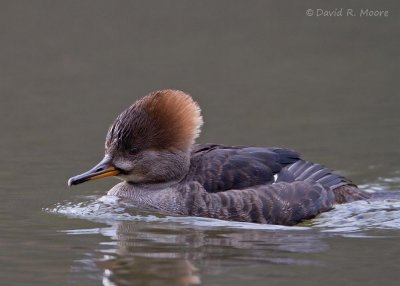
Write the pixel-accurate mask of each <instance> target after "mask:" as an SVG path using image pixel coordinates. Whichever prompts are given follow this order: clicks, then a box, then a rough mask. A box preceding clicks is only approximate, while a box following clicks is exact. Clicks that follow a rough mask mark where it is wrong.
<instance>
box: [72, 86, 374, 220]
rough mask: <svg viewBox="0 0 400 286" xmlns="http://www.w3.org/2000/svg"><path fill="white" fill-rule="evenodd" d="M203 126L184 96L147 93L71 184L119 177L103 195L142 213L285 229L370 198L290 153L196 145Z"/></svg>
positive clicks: (171, 92) (117, 122)
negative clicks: (98, 155)
mask: <svg viewBox="0 0 400 286" xmlns="http://www.w3.org/2000/svg"><path fill="white" fill-rule="evenodd" d="M202 124H203V118H202V115H201V110H200V107H199V105H198V103H197V102H195V101H194V100H193V98H192V97H191V96H190V95H188V94H187V93H185V92H183V91H180V90H172V89H167V90H159V91H154V92H151V93H149V94H148V95H146V96H144V97H143V98H141V99H140V100H138V101H136V102H135V103H133V104H132V105H131V106H130V107H128V108H127V109H126V110H124V111H123V112H122V113H121V114H120V115H118V116H117V118H116V119H115V121H114V122H113V123H112V125H111V126H110V128H109V129H108V132H107V135H106V140H105V154H104V158H103V159H102V160H101V161H100V163H98V164H97V165H96V166H94V167H93V168H92V169H90V170H89V171H87V172H85V173H82V174H80V175H77V176H74V177H71V178H70V179H69V180H68V185H69V186H72V185H78V184H81V183H83V182H87V181H92V180H97V179H101V178H106V177H117V178H119V179H121V180H122V182H120V183H118V184H117V185H115V186H114V187H112V188H111V189H110V190H109V191H108V193H107V195H109V196H116V197H118V198H119V199H121V200H124V201H127V202H130V203H131V204H132V205H133V206H135V207H137V208H138V209H139V210H145V211H154V212H157V213H161V214H164V215H173V216H196V217H206V218H214V219H220V220H228V221H238V222H251V223H261V224H276V225H289V226H290V225H296V224H298V223H301V222H303V221H305V220H309V219H312V218H314V217H316V216H317V215H319V214H320V213H322V212H327V211H329V210H331V209H333V208H334V206H335V205H336V204H343V203H348V202H352V201H356V200H365V199H368V198H369V196H370V195H369V194H368V193H366V192H363V191H361V190H360V189H359V188H358V187H357V185H355V184H354V183H352V181H350V180H349V179H347V178H345V177H344V176H342V175H339V174H337V173H335V172H334V171H333V170H331V169H329V168H327V167H325V166H323V165H321V164H317V163H313V162H311V161H307V160H304V159H302V157H301V155H300V154H299V153H298V152H296V151H293V150H290V149H286V148H278V147H254V146H229V145H223V144H197V143H195V140H196V138H197V137H198V136H199V134H200V129H201V126H202Z"/></svg>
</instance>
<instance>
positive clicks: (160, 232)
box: [96, 221, 328, 285]
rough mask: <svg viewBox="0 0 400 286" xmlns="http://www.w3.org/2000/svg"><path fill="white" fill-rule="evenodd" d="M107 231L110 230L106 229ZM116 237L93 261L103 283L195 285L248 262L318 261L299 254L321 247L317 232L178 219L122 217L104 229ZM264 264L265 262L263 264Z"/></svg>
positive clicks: (323, 244) (319, 235)
mask: <svg viewBox="0 0 400 286" xmlns="http://www.w3.org/2000/svg"><path fill="white" fill-rule="evenodd" d="M110 230H111V231H110ZM105 233H107V236H110V237H113V239H115V244H108V246H111V248H108V249H105V250H102V252H103V253H104V257H103V259H101V260H99V261H97V262H96V265H97V267H99V268H100V269H102V270H103V271H104V273H103V284H104V285H198V284H200V283H202V280H203V279H202V278H201V276H203V275H206V276H210V275H211V276H212V275H219V274H221V272H224V271H225V268H229V267H237V266H238V267H242V266H248V265H249V264H251V263H253V264H260V263H263V264H266V265H268V264H270V265H271V264H272V265H281V266H282V267H285V265H287V264H290V265H293V264H295V265H308V266H310V265H312V266H315V265H319V263H318V261H316V260H313V259H308V258H306V259H305V258H304V257H305V254H307V253H316V252H323V251H326V250H327V248H328V246H327V245H326V244H325V243H324V242H322V241H321V234H320V233H319V234H318V233H307V232H299V231H265V230H252V229H249V230H243V229H239V230H238V229H236V230H234V229H227V228H224V229H199V228H190V227H188V226H184V225H179V224H172V223H171V224H166V223H163V224H160V223H154V222H153V223H148V222H147V223H146V222H140V221H139V222H121V223H118V224H116V225H113V226H112V227H111V228H109V229H108V231H107V232H105ZM265 267H267V266H265Z"/></svg>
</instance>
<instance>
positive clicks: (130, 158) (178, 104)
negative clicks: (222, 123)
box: [68, 90, 203, 185]
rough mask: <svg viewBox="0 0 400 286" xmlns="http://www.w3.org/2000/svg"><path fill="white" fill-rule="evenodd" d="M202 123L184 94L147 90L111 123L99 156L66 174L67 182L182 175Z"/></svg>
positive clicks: (145, 179) (158, 179)
mask: <svg viewBox="0 0 400 286" xmlns="http://www.w3.org/2000/svg"><path fill="white" fill-rule="evenodd" d="M202 123H203V120H202V117H201V114H200V108H199V106H198V105H197V103H196V102H194V101H193V99H192V98H191V97H190V96H189V95H188V94H186V93H184V92H182V91H179V90H161V91H156V92H153V93H150V94H149V95H147V96H145V97H143V98H142V99H140V100H138V101H136V102H135V103H134V104H133V105H131V106H130V107H129V108H128V109H126V110H125V111H123V112H122V113H121V114H120V115H119V116H118V117H117V118H116V119H115V121H114V123H113V124H112V125H111V126H110V128H109V130H108V133H107V137H106V142H105V156H104V158H103V160H102V161H101V162H100V163H99V164H97V165H96V166H95V167H93V168H92V169H90V170H89V171H87V172H85V173H83V174H81V175H78V176H75V177H72V178H70V179H69V181H68V184H69V185H77V184H80V183H83V182H85V181H88V180H94V179H100V178H104V177H108V176H118V177H119V178H121V179H123V180H125V181H128V182H130V183H147V184H148V183H150V184H151V183H160V182H168V181H174V180H178V179H180V178H182V177H183V176H184V175H185V174H186V172H187V170H188V168H189V164H190V149H191V146H192V144H193V143H194V141H195V139H196V138H197V137H198V136H199V133H200V127H201V125H202Z"/></svg>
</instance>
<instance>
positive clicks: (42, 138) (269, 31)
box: [0, 1, 400, 286]
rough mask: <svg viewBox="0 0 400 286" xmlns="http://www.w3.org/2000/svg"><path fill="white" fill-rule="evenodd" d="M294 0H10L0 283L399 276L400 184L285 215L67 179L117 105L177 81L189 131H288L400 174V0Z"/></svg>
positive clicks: (309, 154) (232, 136) (313, 281)
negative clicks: (373, 13)
mask: <svg viewBox="0 0 400 286" xmlns="http://www.w3.org/2000/svg"><path fill="white" fill-rule="evenodd" d="M298 2H299V1H293V2H292V3H289V1H285V2H284V3H280V2H279V3H278V2H277V1H274V2H273V1H252V4H248V3H245V2H236V1H234V2H232V1H218V2H217V3H216V2H215V1H201V2H192V1H191V2H187V1H162V2H161V1H159V2H158V1H157V2H156V1H138V2H133V1H130V2H128V1H127V2H122V1H121V2H120V1H118V2H109V1H85V2H82V1H26V2H23V1H3V2H2V4H1V9H0V40H1V45H0V67H1V68H0V114H1V118H2V124H1V125H0V131H1V134H2V136H1V139H0V158H1V160H0V194H1V197H2V200H1V203H0V204H1V207H0V225H1V234H0V284H1V285H55V284H56V285H60V286H61V285H71V284H75V285H99V284H100V285H101V284H104V285H191V284H192V285H196V284H199V283H201V284H202V285H244V284H249V285H266V284H268V285H293V284H296V285H321V284H324V285H338V284H339V285H340V284H344V285H376V284H377V283H382V284H385V285H397V283H398V280H399V278H400V274H399V273H400V271H399V270H400V269H399V268H400V266H399V265H400V263H399V256H400V246H399V236H400V222H399V218H400V216H399V214H400V202H399V200H396V199H392V200H389V199H388V200H382V201H379V202H378V201H374V202H355V203H351V204H347V205H342V206H338V207H337V208H335V209H334V210H333V211H331V212H329V213H325V214H322V215H321V216H319V217H318V218H316V219H314V220H312V221H310V222H306V223H303V224H301V225H299V226H296V227H278V226H263V225H255V224H249V223H233V222H224V221H218V220H210V219H200V218H185V217H168V216H162V215H159V214H154V213H142V212H138V211H136V210H134V209H131V208H129V207H128V206H126V205H121V204H119V203H118V202H117V201H116V200H115V199H113V198H108V197H104V195H105V193H106V191H107V190H108V189H109V188H110V187H111V186H113V185H114V184H115V183H116V182H117V181H116V180H113V179H109V180H104V181H98V182H93V183H86V184H83V185H80V186H78V187H75V188H68V187H67V185H66V181H67V179H68V178H69V177H70V176H72V175H75V174H78V173H80V172H82V171H85V170H86V169H87V168H89V167H91V166H92V165H93V164H94V163H96V162H97V161H99V160H100V159H101V158H102V152H103V142H104V137H105V133H106V131H107V128H108V126H109V124H111V122H112V120H113V119H114V117H115V116H116V115H117V114H118V113H119V112H120V111H122V109H124V108H125V107H126V106H128V105H129V104H130V103H132V102H133V101H134V100H136V99H138V98H140V97H141V96H143V95H144V94H146V93H147V92H149V91H151V90H155V89H160V88H171V87H172V88H179V89H183V90H185V91H188V92H189V93H191V94H192V95H193V96H194V98H195V99H196V100H197V101H198V102H199V104H200V105H201V107H202V109H203V116H204V119H205V125H204V127H203V132H202V135H201V137H200V139H199V142H214V143H225V144H232V145H257V146H282V147H288V148H292V149H296V150H298V151H300V152H301V153H302V154H304V157H305V158H307V159H309V160H313V161H316V162H320V163H323V164H325V165H327V166H330V167H332V168H336V169H338V170H340V171H341V172H342V173H343V174H345V175H346V176H349V177H351V178H352V179H353V180H354V182H356V183H358V184H360V185H361V188H362V189H363V190H365V191H370V192H377V191H394V192H395V191H400V163H399V162H400V160H399V159H400V151H399V148H398V146H400V136H399V134H400V116H399V112H398V110H399V109H400V98H399V96H398V90H399V88H400V86H399V81H398V80H397V77H396V75H398V74H399V72H400V71H399V53H398V47H399V39H400V37H399V29H398V27H399V24H400V23H399V21H400V19H399V17H398V15H399V11H400V6H399V4H398V3H397V1H380V2H379V3H378V2H374V1H362V2H361V1H360V2H357V1H356V2H354V1H353V2H352V3H351V6H352V7H348V5H350V4H348V1H343V2H339V1H334V2H330V4H329V5H331V6H329V7H326V8H335V7H344V8H347V7H348V8H360V7H361V6H360V5H362V7H370V8H374V9H388V10H390V16H389V17H387V18H359V17H354V18H346V17H342V18H340V17H336V18H316V17H308V16H306V15H305V11H306V10H307V9H309V8H320V7H321V8H324V7H322V6H323V5H322V4H321V3H320V2H319V1H318V2H317V1H315V2H314V1H302V2H301V3H298ZM324 5H327V4H324Z"/></svg>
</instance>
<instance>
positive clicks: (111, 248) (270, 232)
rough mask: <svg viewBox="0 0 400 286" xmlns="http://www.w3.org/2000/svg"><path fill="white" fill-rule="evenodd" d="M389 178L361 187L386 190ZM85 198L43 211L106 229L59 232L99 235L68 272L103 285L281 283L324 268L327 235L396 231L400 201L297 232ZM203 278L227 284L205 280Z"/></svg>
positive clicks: (356, 209)
mask: <svg viewBox="0 0 400 286" xmlns="http://www.w3.org/2000/svg"><path fill="white" fill-rule="evenodd" d="M393 180H394V181H395V180H396V179H393ZM393 180H389V179H385V180H382V182H381V183H379V184H378V183H376V184H369V185H364V186H363V188H364V189H367V190H369V191H376V190H379V191H387V190H389V189H391V187H390V185H389V184H391V182H392V181H393ZM371 186H375V187H374V188H372V187H371ZM393 194H394V193H393ZM88 199H89V200H87V201H85V202H78V203H74V202H69V203H62V204H59V205H57V206H56V207H54V208H52V209H47V211H49V212H53V213H58V214H62V215H66V216H67V217H70V218H81V219H86V220H91V221H94V222H100V223H105V224H106V225H107V227H100V228H91V229H74V230H67V231H65V232H66V233H67V234H70V235H80V236H82V235H99V234H100V235H101V237H102V238H101V240H102V242H101V243H100V245H99V249H98V250H95V251H93V250H91V253H89V254H87V255H85V256H86V258H85V259H81V260H80V261H79V262H78V263H77V265H75V267H74V269H76V270H77V271H78V272H79V271H80V272H81V273H83V275H87V274H86V273H93V272H96V271H98V269H100V270H101V271H102V277H103V284H104V285H197V284H200V283H203V284H207V285H220V284H226V283H229V284H232V283H233V284H232V285H236V284H237V281H240V280H242V279H243V278H244V277H248V276H249V275H250V276H252V277H253V276H254V275H259V277H258V278H257V279H258V280H257V281H263V279H264V278H271V275H272V276H274V277H279V275H282V277H285V279H286V278H287V277H286V276H287V275H288V271H289V270H288V269H290V272H292V271H293V267H300V268H301V269H303V270H304V269H309V268H311V269H314V270H311V271H312V272H314V271H315V268H316V267H317V268H318V269H324V268H325V267H327V266H326V261H324V260H322V261H321V259H320V257H321V256H319V255H318V254H319V253H330V252H331V251H332V250H331V249H330V244H328V243H327V240H329V239H331V238H334V237H353V238H355V237H357V238H360V237H374V236H375V234H373V235H371V232H370V231H369V230H371V229H376V230H378V229H382V228H384V229H400V198H399V199H395V198H392V199H383V200H377V201H358V202H353V203H349V204H344V205H340V206H336V208H335V209H334V210H332V211H330V212H327V213H324V214H322V215H320V216H319V217H318V218H316V219H314V220H312V221H311V222H307V223H305V224H303V225H301V226H297V227H285V226H274V225H259V224H252V223H240V222H228V221H220V220H215V219H207V218H196V217H169V216H161V215H159V214H153V213H143V212H137V211H136V210H135V209H132V208H131V207H129V205H127V204H126V203H121V202H120V201H119V200H118V199H117V198H115V197H108V196H105V197H102V198H100V199H96V198H95V197H89V198H88ZM80 200H81V198H80ZM367 231H368V233H366V234H364V232H367ZM87 257H89V258H87ZM321 267H322V268H321ZM88 268H90V270H89V269H88ZM249 268H251V271H250V269H249ZM96 269H97V270H96ZM303 270H299V271H301V272H302V271H303ZM247 271H249V272H247ZM250 273H251V274H250ZM276 273H278V274H276ZM276 275H278V276H276ZM267 276H268V277H267ZM210 277H211V278H212V277H223V279H225V280H227V281H222V283H220V282H221V281H220V282H218V283H210V281H207V279H208V280H210V279H211V278H210ZM220 279H221V278H220ZM254 279H255V278H254Z"/></svg>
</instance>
